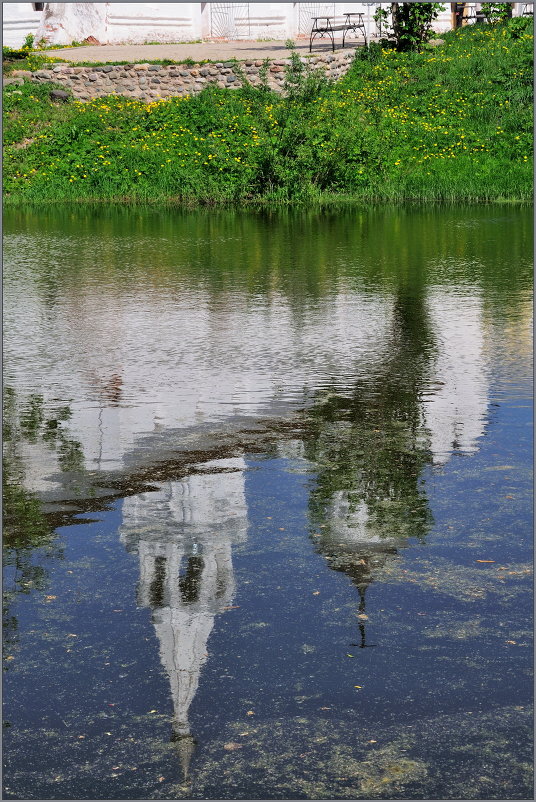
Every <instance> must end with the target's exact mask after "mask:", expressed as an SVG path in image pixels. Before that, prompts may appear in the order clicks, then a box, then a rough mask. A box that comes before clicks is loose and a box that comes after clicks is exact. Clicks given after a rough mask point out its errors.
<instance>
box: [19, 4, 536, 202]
mask: <svg viewBox="0 0 536 802" xmlns="http://www.w3.org/2000/svg"><path fill="white" fill-rule="evenodd" d="M530 23H531V21H530V20H527V21H525V20H523V21H520V20H519V19H515V20H511V21H507V22H504V23H503V22H499V23H496V24H493V25H485V24H484V25H473V26H466V27H464V28H461V29H459V30H456V31H451V32H449V33H446V34H444V37H443V38H444V40H445V44H444V45H442V46H441V47H438V48H435V49H433V50H426V51H424V52H417V51H408V52H404V53H397V52H396V51H395V50H394V49H393V48H392V47H388V46H387V47H385V46H384V47H382V46H380V45H377V44H371V45H370V46H369V47H368V48H366V49H363V50H362V51H360V52H359V55H358V56H356V58H355V60H354V62H353V64H352V67H351V69H350V71H349V72H348V73H347V75H346V76H345V77H344V78H343V79H341V80H339V81H337V82H332V81H329V80H327V79H326V77H325V76H324V75H323V74H322V72H321V71H314V70H313V69H312V68H311V66H310V65H309V64H308V62H306V61H305V60H303V59H301V58H300V56H299V55H298V53H297V52H296V51H295V50H291V54H290V63H289V64H288V66H287V68H286V72H285V78H284V93H283V95H281V94H277V93H276V92H274V91H273V90H272V89H271V88H270V71H269V62H265V65H264V67H263V69H262V70H261V76H260V81H259V82H258V84H257V85H255V86H253V85H251V83H250V82H249V80H248V76H247V75H246V74H245V73H244V71H243V70H242V68H241V67H240V65H238V64H235V65H234V66H233V70H234V72H235V74H236V75H237V76H238V78H239V80H240V83H241V86H240V88H238V89H235V90H233V91H230V90H228V89H220V88H218V87H217V86H214V85H208V86H207V87H206V88H205V89H204V90H203V91H202V92H201V93H200V94H199V95H196V96H194V97H183V98H179V97H175V98H169V99H166V100H164V99H158V100H155V101H154V102H151V103H148V104H145V103H142V102H140V101H137V100H134V99H131V98H122V97H119V96H108V97H106V98H100V99H97V100H93V101H91V102H88V103H81V102H78V101H76V102H74V103H69V104H61V105H60V106H57V105H54V104H51V103H50V101H49V99H48V93H49V90H50V88H51V85H50V84H48V85H38V84H31V83H25V84H24V86H21V87H17V89H16V90H14V89H13V88H12V87H10V86H8V87H6V89H5V90H4V138H5V140H4V144H5V148H4V192H5V196H4V197H5V202H6V203H20V202H39V203H44V202H47V201H50V202H55V201H60V200H63V201H78V200H120V199H128V200H129V202H135V201H138V202H149V201H151V202H162V201H165V200H166V199H170V198H173V199H175V201H176V202H181V203H185V204H192V203H211V204H213V203H236V202H254V203H259V202H262V203H267V202H269V203H296V202H304V203H305V202H307V203H320V202H324V200H325V199H330V202H332V201H333V200H336V199H337V198H343V199H345V200H346V199H348V198H354V199H362V200H366V199H374V200H379V199H386V200H387V199H388V200H394V201H398V200H423V201H436V200H442V201H452V202H456V201H460V200H481V201H488V200H498V199H503V200H507V201H508V200H510V201H511V200H525V201H529V200H530V199H531V197H532V97H533V89H532V70H533V53H532V42H533V34H532V29H531V27H530ZM15 91H16V92H20V94H15Z"/></svg>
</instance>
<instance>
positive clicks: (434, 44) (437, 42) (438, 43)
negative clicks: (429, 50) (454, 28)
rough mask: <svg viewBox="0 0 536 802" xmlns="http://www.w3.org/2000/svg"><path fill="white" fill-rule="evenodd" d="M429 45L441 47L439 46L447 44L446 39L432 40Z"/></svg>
mask: <svg viewBox="0 0 536 802" xmlns="http://www.w3.org/2000/svg"><path fill="white" fill-rule="evenodd" d="M428 44H429V45H430V46H431V47H439V45H444V44H445V40H444V39H430V41H429V42H428Z"/></svg>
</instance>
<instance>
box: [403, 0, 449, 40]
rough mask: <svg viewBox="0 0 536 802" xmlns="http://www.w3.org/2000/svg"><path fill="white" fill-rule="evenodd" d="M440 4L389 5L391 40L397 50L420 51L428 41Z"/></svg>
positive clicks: (441, 9)
mask: <svg viewBox="0 0 536 802" xmlns="http://www.w3.org/2000/svg"><path fill="white" fill-rule="evenodd" d="M443 10H444V6H443V5H442V4H441V3H391V20H392V22H391V25H392V38H393V40H394V44H395V47H396V49H397V50H399V51H407V50H420V49H421V47H422V45H423V44H424V43H425V42H427V41H428V40H429V39H430V35H431V32H432V23H433V21H434V20H435V19H436V18H437V16H438V15H439V12H440V11H443Z"/></svg>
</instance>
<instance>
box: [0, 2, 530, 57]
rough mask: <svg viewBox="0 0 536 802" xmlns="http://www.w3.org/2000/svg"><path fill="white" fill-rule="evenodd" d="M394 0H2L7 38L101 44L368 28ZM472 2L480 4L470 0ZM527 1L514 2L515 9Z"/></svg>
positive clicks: (447, 14) (447, 16) (442, 23)
mask: <svg viewBox="0 0 536 802" xmlns="http://www.w3.org/2000/svg"><path fill="white" fill-rule="evenodd" d="M379 5H382V6H383V7H385V8H388V7H389V5H390V4H389V3H383V4H380V3H351V2H347V3H3V4H2V9H3V43H4V45H6V46H9V47H20V46H21V45H22V44H23V43H24V39H25V37H26V36H27V35H28V34H31V35H33V36H34V37H35V40H36V41H40V40H41V39H45V40H46V41H47V42H48V43H49V44H58V45H67V44H71V42H73V41H76V42H82V41H83V40H84V39H86V38H87V37H90V36H91V37H94V38H95V39H96V40H98V41H99V42H100V43H101V44H120V43H135V44H140V43H144V42H191V41H195V40H201V39H219V38H224V39H231V40H233V39H249V40H259V39H283V40H284V39H287V38H294V37H297V36H305V35H308V34H309V31H310V29H311V17H314V16H319V15H322V14H328V15H330V16H335V17H341V18H342V15H343V14H344V13H345V12H347V11H349V12H361V13H363V14H364V19H365V24H366V28H367V31H368V34H369V37H370V35H371V34H373V33H374V31H375V23H374V21H373V19H372V16H373V14H374V12H375V10H376V8H377V6H379ZM444 5H445V10H444V11H443V12H442V13H441V14H440V16H439V18H438V19H437V21H436V25H435V27H436V29H437V30H439V31H441V30H448V29H449V28H451V27H453V26H454V9H453V7H454V6H456V4H455V3H445V4H444ZM466 5H467V6H468V7H474V6H479V5H480V4H478V3H467V4H466ZM526 5H532V4H526V3H514V4H513V6H514V9H513V13H514V15H518V14H522V13H523V12H524V7H525V6H526Z"/></svg>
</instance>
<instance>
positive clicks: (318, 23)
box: [309, 13, 367, 53]
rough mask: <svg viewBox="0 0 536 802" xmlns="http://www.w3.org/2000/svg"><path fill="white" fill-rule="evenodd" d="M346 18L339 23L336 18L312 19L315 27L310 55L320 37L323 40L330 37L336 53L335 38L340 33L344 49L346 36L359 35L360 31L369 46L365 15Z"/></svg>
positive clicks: (350, 15) (349, 15) (310, 40)
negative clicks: (364, 20) (349, 34)
mask: <svg viewBox="0 0 536 802" xmlns="http://www.w3.org/2000/svg"><path fill="white" fill-rule="evenodd" d="M344 16H345V17H346V19H345V21H344V22H337V21H336V18H335V17H312V20H313V26H312V28H311V36H310V38H309V53H310V52H311V51H312V47H313V41H314V40H315V39H316V38H317V37H319V38H320V39H323V38H324V37H326V36H327V37H329V39H331V49H332V51H333V52H335V36H334V34H335V33H336V32H338V31H342V46H343V47H344V45H345V42H346V36H347V34H348V33H350V32H352V31H353V33H354V34H355V35H356V37H357V36H358V35H359V34H358V31H361V32H362V34H361V35H362V36H363V39H364V42H365V45H366V44H367V31H366V28H365V23H364V22H363V14H353V13H350V14H344Z"/></svg>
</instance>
